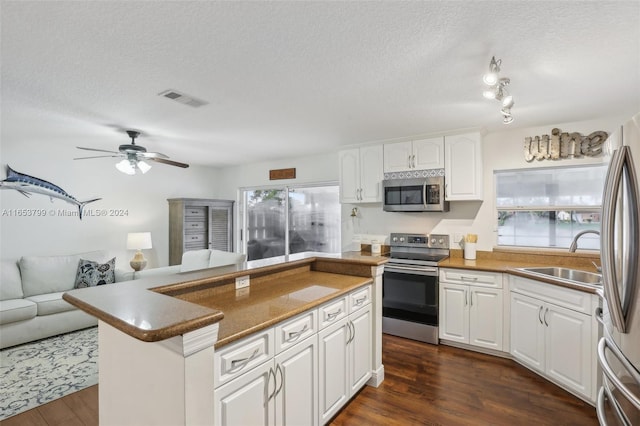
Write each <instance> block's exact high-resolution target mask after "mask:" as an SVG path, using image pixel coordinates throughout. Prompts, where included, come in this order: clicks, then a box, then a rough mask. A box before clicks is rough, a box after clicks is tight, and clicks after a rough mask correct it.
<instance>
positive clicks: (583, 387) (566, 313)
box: [511, 278, 597, 401]
mask: <svg viewBox="0 0 640 426" xmlns="http://www.w3.org/2000/svg"><path fill="white" fill-rule="evenodd" d="M514 284H515V285H514V286H513V288H512V289H511V291H512V292H511V355H513V357H514V358H515V359H516V360H518V361H519V362H520V363H521V364H523V365H525V366H527V367H529V368H531V369H532V370H535V371H537V372H539V373H541V374H542V375H544V376H545V377H547V378H548V379H550V380H552V381H554V382H555V383H557V384H559V385H561V386H563V387H564V388H565V389H567V390H569V391H572V392H574V393H576V394H578V395H581V396H583V397H585V398H586V399H588V400H591V401H594V398H595V392H594V386H593V384H592V381H593V378H594V377H595V374H596V373H595V368H596V367H595V360H594V350H595V349H594V348H595V346H596V341H595V339H597V336H596V337H595V338H594V336H593V333H594V327H595V329H597V326H595V324H593V321H594V318H593V317H592V316H591V315H590V312H592V303H593V302H592V301H591V300H590V298H589V296H590V295H589V294H587V293H582V292H578V291H576V290H570V289H564V288H553V287H550V288H549V289H548V291H549V292H552V291H553V292H554V294H547V293H546V292H545V285H544V284H541V283H538V282H535V281H531V280H527V279H522V278H516V279H515V280H514ZM523 293H527V294H523ZM536 296H538V297H536ZM554 302H556V303H554ZM561 304H565V305H566V304H574V305H575V306H574V309H570V308H569V307H568V306H560V305H561ZM587 312H588V313H587ZM596 332H597V331H596Z"/></svg>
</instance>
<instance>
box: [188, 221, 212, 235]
mask: <svg viewBox="0 0 640 426" xmlns="http://www.w3.org/2000/svg"><path fill="white" fill-rule="evenodd" d="M206 229H207V223H206V222H204V221H202V220H198V221H193V222H191V221H188V222H185V224H184V232H185V234H192V233H194V232H199V233H203V232H204V231H206Z"/></svg>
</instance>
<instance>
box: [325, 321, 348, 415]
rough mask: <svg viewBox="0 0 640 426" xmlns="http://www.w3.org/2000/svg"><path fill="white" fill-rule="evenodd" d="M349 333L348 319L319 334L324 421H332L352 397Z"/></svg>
mask: <svg viewBox="0 0 640 426" xmlns="http://www.w3.org/2000/svg"><path fill="white" fill-rule="evenodd" d="M348 336H349V331H348V329H347V318H343V319H342V320H340V321H339V322H338V323H336V324H334V325H332V326H330V327H327V328H325V329H324V330H322V331H321V332H320V333H318V360H319V361H320V368H319V383H320V387H319V391H318V397H319V404H320V405H319V409H320V423H322V424H324V423H326V422H327V421H329V419H331V417H332V416H333V415H334V414H335V413H337V412H338V410H339V409H340V408H341V407H342V406H343V405H344V404H345V403H346V402H347V400H348V399H349V383H348V382H349V371H348V363H347V338H348Z"/></svg>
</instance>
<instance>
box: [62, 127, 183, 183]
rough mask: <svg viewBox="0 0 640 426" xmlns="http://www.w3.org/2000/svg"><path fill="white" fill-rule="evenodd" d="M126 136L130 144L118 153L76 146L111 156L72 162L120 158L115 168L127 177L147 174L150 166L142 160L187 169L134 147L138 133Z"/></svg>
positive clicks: (161, 155) (156, 154) (130, 131)
mask: <svg viewBox="0 0 640 426" xmlns="http://www.w3.org/2000/svg"><path fill="white" fill-rule="evenodd" d="M127 134H128V135H129V137H130V138H131V143H127V144H123V145H120V146H119V147H118V151H108V150H106V149H96V148H84V147H81V146H77V147H76V148H78V149H85V150H87V151H97V152H108V153H110V154H113V155H97V156H95V157H79V158H74V160H86V159H89V158H105V157H121V158H123V160H122V161H120V162H119V163H118V164H116V168H117V169H118V170H120V171H121V172H122V173H126V174H128V175H135V174H136V171H137V170H140V171H141V172H142V173H147V172H148V171H149V169H150V168H151V166H150V165H149V164H148V163H146V162H145V161H144V160H151V161H155V162H157V163H163V164H168V165H170V166H176V167H182V168H187V167H189V165H188V164H185V163H179V162H177V161H172V160H169V157H168V156H167V155H164V154H161V153H159V152H147V149H146V148H145V147H143V146H141V145H136V138H137V137H138V136H140V132H138V131H135V130H127Z"/></svg>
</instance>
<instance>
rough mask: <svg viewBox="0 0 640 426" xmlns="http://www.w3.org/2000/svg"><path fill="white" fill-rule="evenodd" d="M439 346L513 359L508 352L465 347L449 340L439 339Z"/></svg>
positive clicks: (470, 346)
mask: <svg viewBox="0 0 640 426" xmlns="http://www.w3.org/2000/svg"><path fill="white" fill-rule="evenodd" d="M440 344H441V345H447V346H453V347H454V348H458V349H465V350H467V351H474V352H480V353H482V354H486V355H492V356H499V357H500V358H507V359H513V357H512V356H511V354H510V353H509V352H502V351H496V350H494V349H487V348H481V347H478V346H472V345H467V344H465V343H458V342H452V341H449V340H442V339H440Z"/></svg>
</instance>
